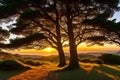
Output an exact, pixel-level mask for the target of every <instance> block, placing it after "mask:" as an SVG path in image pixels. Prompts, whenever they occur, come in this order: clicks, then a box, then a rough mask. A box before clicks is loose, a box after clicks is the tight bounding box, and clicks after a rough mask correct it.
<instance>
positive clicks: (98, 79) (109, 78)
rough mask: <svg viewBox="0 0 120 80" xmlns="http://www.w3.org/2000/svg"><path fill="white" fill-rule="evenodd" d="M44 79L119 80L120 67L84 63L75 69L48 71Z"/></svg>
mask: <svg viewBox="0 0 120 80" xmlns="http://www.w3.org/2000/svg"><path fill="white" fill-rule="evenodd" d="M81 66H82V65H81ZM46 80H120V68H117V66H112V67H111V66H110V65H107V66H106V65H97V66H91V65H84V67H83V68H82V67H81V68H80V69H76V70H71V71H64V70H59V71H53V72H50V73H49V75H48V76H47V79H46Z"/></svg>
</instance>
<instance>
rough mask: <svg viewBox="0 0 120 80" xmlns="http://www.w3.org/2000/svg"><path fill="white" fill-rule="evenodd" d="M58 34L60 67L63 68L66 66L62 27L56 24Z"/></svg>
mask: <svg viewBox="0 0 120 80" xmlns="http://www.w3.org/2000/svg"><path fill="white" fill-rule="evenodd" d="M56 34H57V50H58V54H59V65H58V66H59V67H63V66H65V65H66V60H65V54H64V51H63V46H62V43H61V33H60V25H59V23H58V22H56Z"/></svg>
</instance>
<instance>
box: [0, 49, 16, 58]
mask: <svg viewBox="0 0 120 80" xmlns="http://www.w3.org/2000/svg"><path fill="white" fill-rule="evenodd" d="M13 58H15V57H14V56H13V55H12V54H10V53H6V52H3V51H0V59H1V60H8V59H13Z"/></svg>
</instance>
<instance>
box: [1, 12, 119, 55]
mask: <svg viewBox="0 0 120 80" xmlns="http://www.w3.org/2000/svg"><path fill="white" fill-rule="evenodd" d="M115 18H116V19H117V20H116V21H117V22H119V21H120V11H119V12H116V13H115V14H114V16H113V17H112V18H110V20H113V19H115ZM13 23H14V21H13ZM9 25H10V24H9ZM2 26H3V28H4V29H7V27H6V26H8V25H6V24H2ZM15 37H17V36H15V35H13V34H11V35H10V39H13V38H15ZM7 42H9V41H7ZM77 50H78V53H88V52H114V51H119V50H120V47H118V46H116V45H115V44H113V45H110V44H105V45H104V46H97V45H95V46H91V47H88V46H87V45H86V44H85V43H82V44H81V45H79V46H78V48H77ZM64 51H65V53H69V48H68V47H64ZM7 52H10V53H14V54H25V55H51V54H52V55H54V54H57V51H56V50H55V49H53V48H50V47H48V48H45V49H43V50H34V49H30V50H24V49H20V50H11V51H7Z"/></svg>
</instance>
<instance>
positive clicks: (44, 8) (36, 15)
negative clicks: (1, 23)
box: [0, 0, 66, 66]
mask: <svg viewBox="0 0 120 80" xmlns="http://www.w3.org/2000/svg"><path fill="white" fill-rule="evenodd" d="M54 6H56V4H54ZM54 9H55V7H54ZM0 10H1V13H0V17H1V18H3V19H5V18H7V19H10V18H11V17H17V18H18V20H17V23H16V24H15V25H16V26H17V27H16V28H12V29H11V30H10V31H11V32H12V33H15V34H22V35H23V36H29V35H32V34H35V33H44V35H45V36H46V39H45V40H46V41H47V42H48V43H49V44H50V45H51V46H52V47H53V48H55V49H57V51H58V53H59V60H60V63H59V66H64V65H66V62H65V55H64V51H63V47H62V43H63V42H64V40H63V39H61V32H60V25H59V23H58V22H59V21H58V20H59V19H58V17H59V16H57V15H58V14H57V11H55V10H54V11H53V8H51V2H49V1H47V0H17V1H16V0H1V6H0ZM52 12H53V13H54V14H53V13H52ZM53 15H54V16H53ZM38 44H40V43H38Z"/></svg>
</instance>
